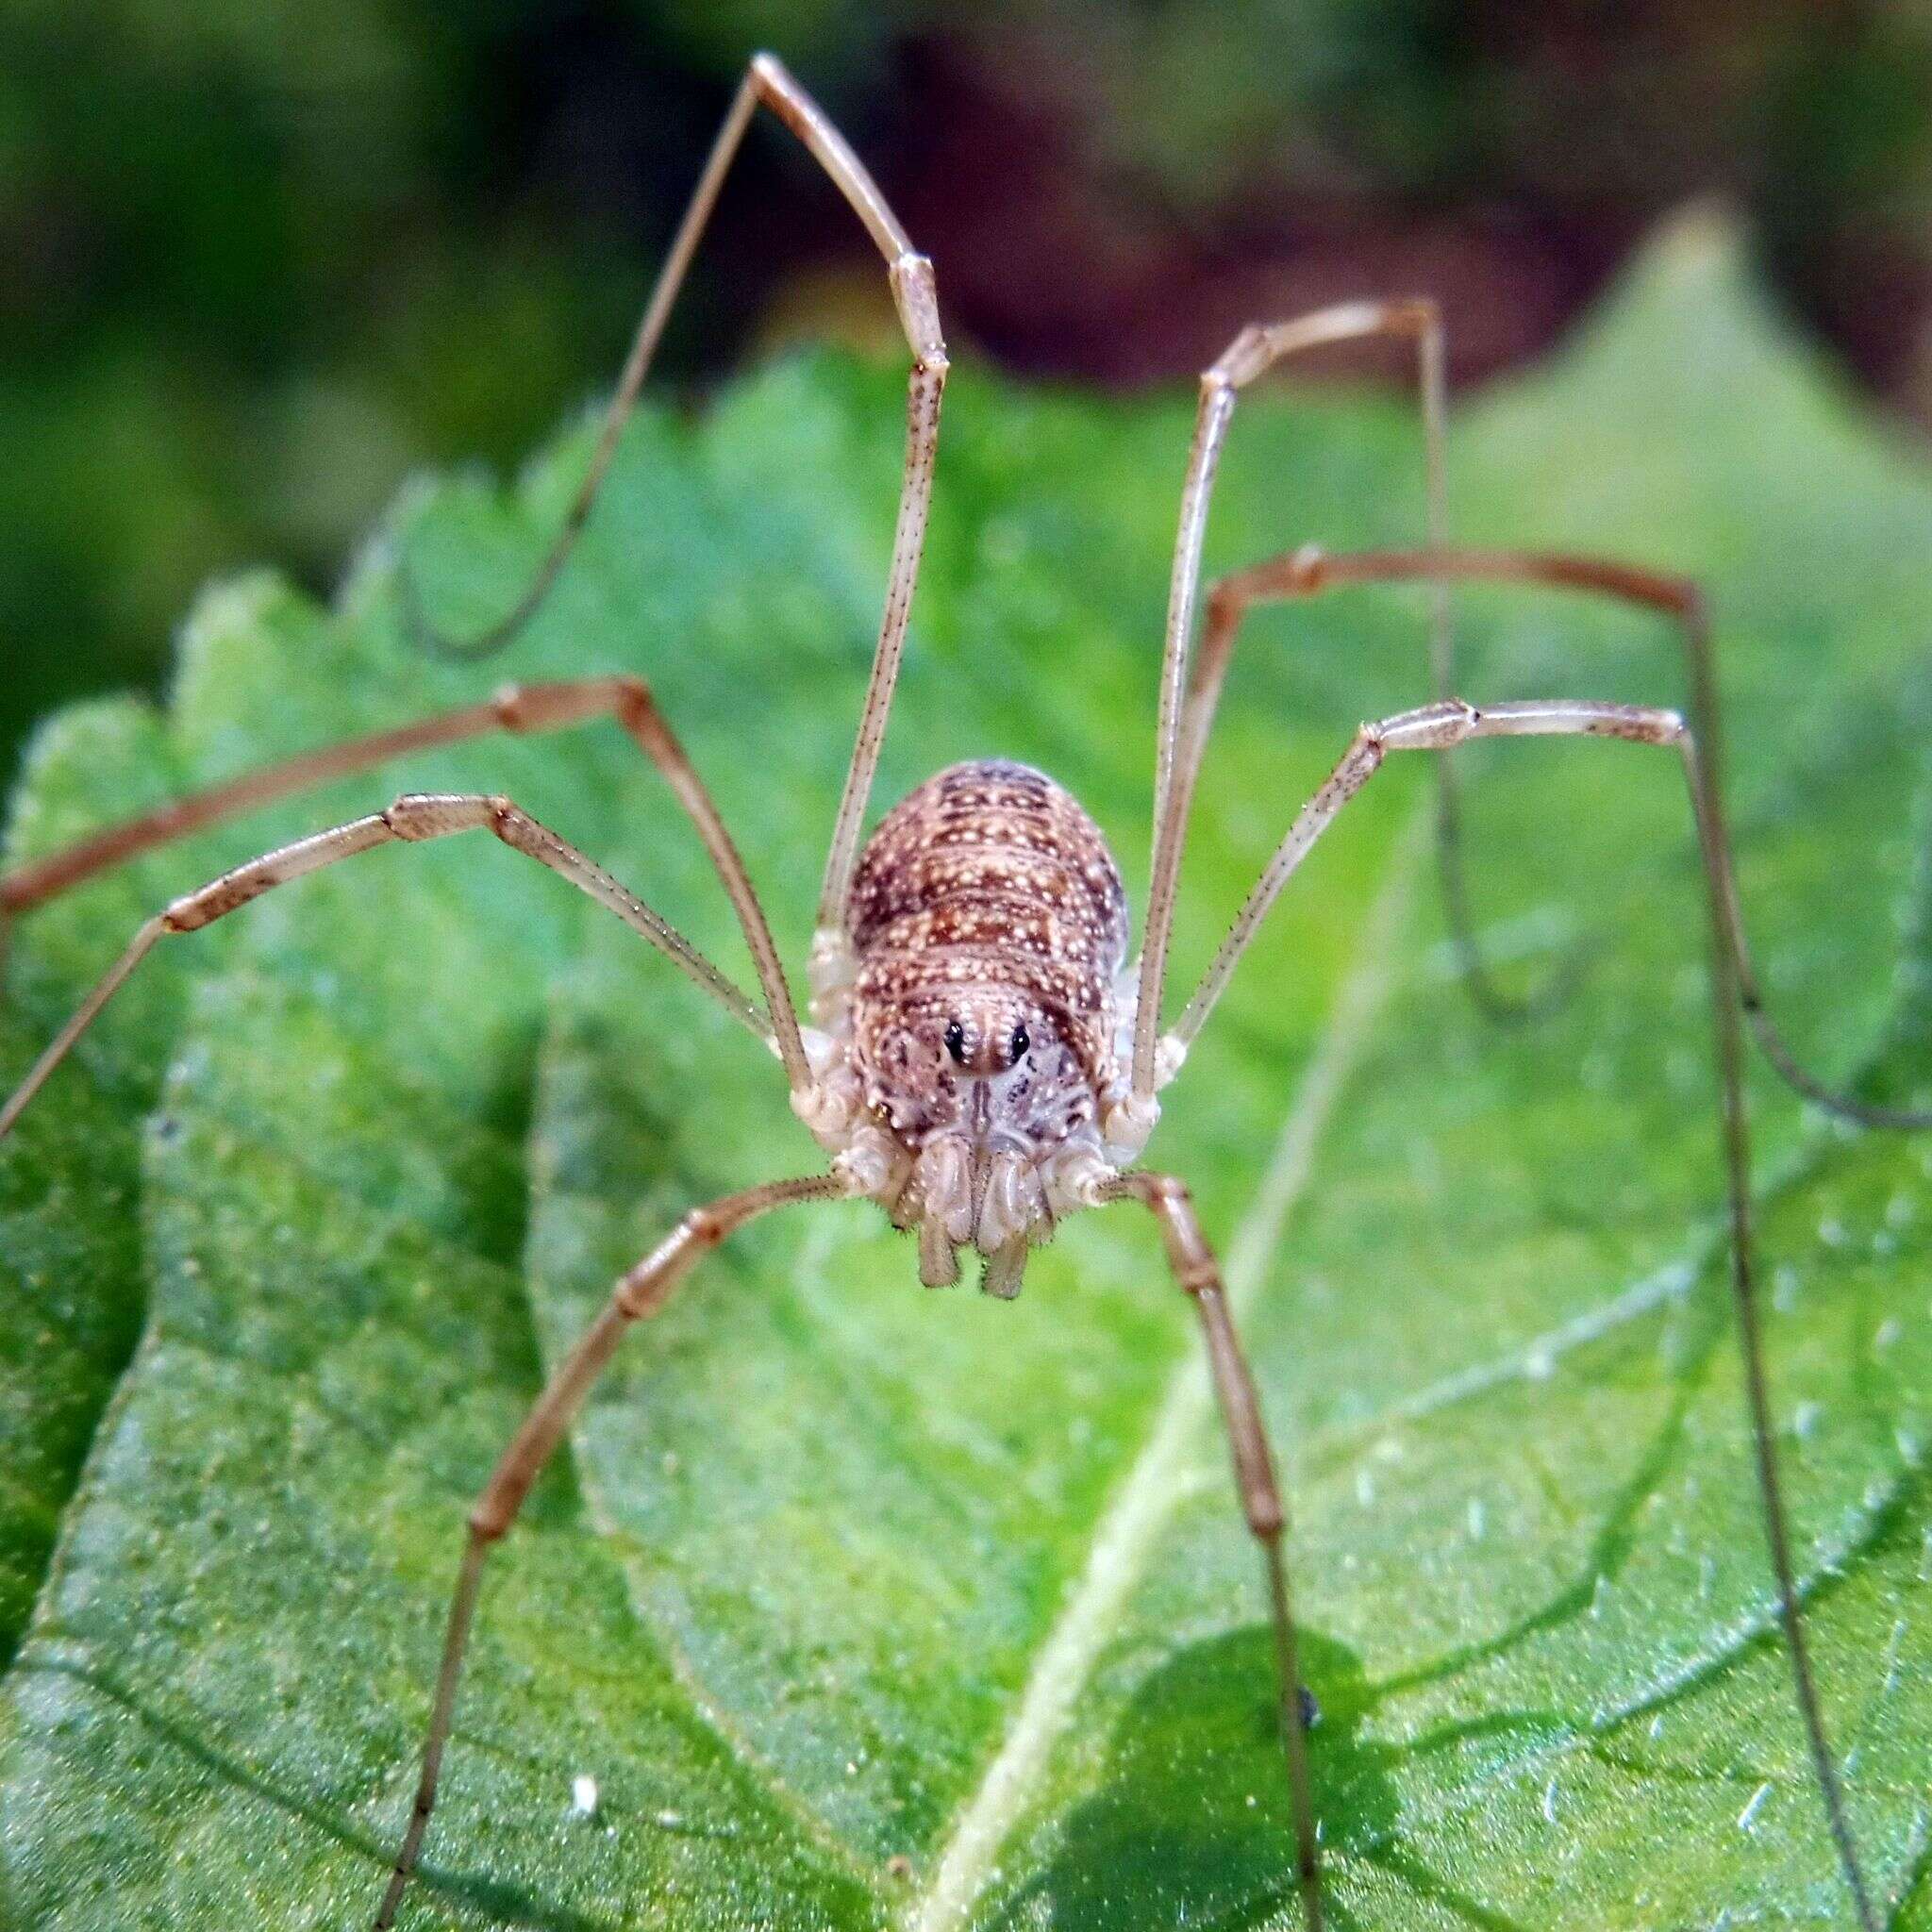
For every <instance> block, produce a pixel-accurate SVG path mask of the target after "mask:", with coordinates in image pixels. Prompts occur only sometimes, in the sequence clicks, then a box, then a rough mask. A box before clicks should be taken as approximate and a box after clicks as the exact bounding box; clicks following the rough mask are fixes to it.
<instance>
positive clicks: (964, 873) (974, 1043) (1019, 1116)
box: [847, 759, 1127, 1147]
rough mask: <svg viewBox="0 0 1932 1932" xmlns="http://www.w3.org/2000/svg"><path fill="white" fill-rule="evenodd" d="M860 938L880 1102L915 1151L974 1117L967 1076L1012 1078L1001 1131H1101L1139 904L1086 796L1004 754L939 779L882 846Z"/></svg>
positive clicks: (885, 826)
mask: <svg viewBox="0 0 1932 1932" xmlns="http://www.w3.org/2000/svg"><path fill="white" fill-rule="evenodd" d="M847 930H848V933H849V936H850V938H851V941H852V947H853V952H854V956H855V964H856V967H857V978H856V983H855V985H854V988H853V993H854V1015H853V1017H854V1042H853V1043H854V1046H855V1049H856V1052H857V1056H858V1063H859V1068H860V1072H861V1075H862V1077H863V1078H864V1081H865V1087H866V1099H867V1102H868V1104H869V1105H870V1106H872V1107H873V1108H874V1110H876V1111H878V1112H879V1113H880V1114H881V1115H882V1117H884V1118H885V1120H886V1122H887V1124H889V1125H891V1127H892V1129H893V1130H894V1131H895V1132H896V1133H897V1134H898V1135H899V1136H900V1137H901V1138H902V1140H904V1141H906V1142H907V1144H908V1146H913V1147H917V1146H918V1145H919V1144H920V1143H921V1142H922V1141H924V1140H925V1139H926V1138H928V1137H929V1136H930V1135H931V1134H932V1133H933V1132H934V1131H936V1130H939V1129H942V1128H943V1127H945V1126H946V1125H948V1124H952V1123H953V1122H954V1121H955V1120H956V1119H957V1118H958V1115H959V1113H960V1111H961V1094H962V1090H963V1089H964V1088H965V1087H966V1085H967V1083H968V1082H972V1081H978V1080H986V1079H989V1078H991V1077H994V1076H998V1075H1002V1074H1012V1075H1013V1077H1012V1078H1010V1079H1008V1081H1006V1082H1005V1083H1004V1085H1003V1087H1002V1089H1001V1090H1000V1091H999V1092H998V1095H997V1099H998V1102H999V1105H998V1107H997V1108H996V1110H995V1111H996V1113H997V1116H998V1118H997V1119H996V1120H995V1119H993V1118H991V1116H990V1117H989V1123H988V1124H989V1127H990V1129H991V1131H992V1132H993V1133H994V1135H995V1136H996V1137H998V1136H1000V1135H1001V1134H1002V1131H1004V1133H1005V1134H1006V1135H1008V1136H1010V1137H1011V1138H1012V1140H1013V1141H1014V1142H1015V1144H1016V1145H1017V1143H1018V1142H1019V1141H1020V1140H1021V1139H1023V1138H1024V1140H1025V1141H1027V1142H1028V1143H1029V1145H1037V1144H1038V1139H1039V1136H1040V1135H1041V1133H1043V1132H1055V1131H1058V1133H1059V1134H1061V1135H1065V1134H1069V1133H1073V1132H1075V1131H1077V1130H1078V1129H1079V1128H1081V1127H1082V1126H1086V1125H1089V1124H1091V1123H1092V1121H1093V1119H1094V1115H1095V1106H1096V1100H1097V1096H1098V1095H1099V1094H1101V1093H1102V1092H1104V1091H1106V1090H1107V1089H1108V1088H1109V1087H1111V1086H1112V1085H1114V1084H1115V1082H1116V1079H1117V1076H1118V1060H1117V1056H1116V1046H1117V1041H1116V1034H1117V1030H1118V1018H1117V1012H1116V1008H1115V1003H1114V984H1115V981H1116V979H1117V978H1118V976H1119V974H1120V971H1121V968H1122V966H1123V965H1124V963H1125V959H1126V951H1127V901H1126V892H1125V889H1124V886H1123V885H1122V883H1121V874H1120V868H1119V866H1117V865H1116V864H1115V863H1114V858H1113V855H1112V853H1110V852H1109V851H1108V847H1107V841H1106V840H1105V839H1104V838H1103V837H1102V836H1101V832H1100V828H1099V826H1097V825H1096V824H1094V823H1093V821H1092V820H1091V818H1089V817H1088V815H1087V813H1086V812H1085V811H1084V810H1083V809H1082V808H1081V807H1080V805H1079V803H1078V802H1077V801H1076V800H1075V799H1074V796H1073V795H1072V793H1070V792H1068V791H1065V790H1063V789H1062V788H1061V787H1060V786H1058V785H1056V784H1055V783H1054V782H1053V780H1052V779H1050V778H1048V777H1046V776H1044V775H1043V774H1041V773H1039V772H1036V771H1034V770H1032V769H1031V768H1030V767H1028V766H1025V765H1021V764H1014V763H1010V762H1008V761H1007V760H1004V759H982V760H977V761H975V762H974V763H971V764H963V765H954V766H952V767H951V768H950V769H949V770H947V771H943V772H941V773H940V774H939V775H938V776H937V777H934V778H931V779H929V780H927V782H926V783H925V784H924V785H922V786H921V787H920V788H919V789H918V791H914V792H912V793H911V794H910V796H908V797H907V798H906V799H904V800H902V801H901V802H900V804H899V805H898V806H896V807H895V808H893V809H892V811H891V812H890V813H889V814H888V815H887V816H886V818H885V820H884V821H883V823H882V824H880V825H879V828H878V830H877V831H876V832H874V834H873V836H872V838H871V840H870V841H868V842H867V844H866V847H865V850H864V852H863V854H862V855H861V856H860V858H859V861H858V871H857V872H856V874H854V877H853V882H852V895H851V898H850V900H849V902H848V908H847ZM949 1030H950V1044H949ZM1015 1041H1024V1048H1023V1050H1022V1051H1021V1052H1019V1053H1018V1054H1015V1053H1014V1051H1013V1047H1014V1043H1015ZM990 1098H991V1096H990Z"/></svg>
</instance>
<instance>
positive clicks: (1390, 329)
mask: <svg viewBox="0 0 1932 1932" xmlns="http://www.w3.org/2000/svg"><path fill="white" fill-rule="evenodd" d="M1376 335H1393V336H1407V337H1410V338H1412V339H1413V340H1414V341H1415V344H1416V354H1417V358H1418V374H1419V376H1420V379H1421V386H1422V398H1423V441H1424V481H1425V485H1426V492H1427V519H1428V530H1427V535H1428V541H1429V547H1430V548H1431V549H1432V550H1435V549H1441V547H1442V546H1443V545H1444V544H1445V543H1446V542H1447V541H1448V537H1449V531H1448V518H1449V508H1448V493H1447V491H1448V486H1447V480H1446V469H1445V461H1444V446H1443V435H1444V428H1445V425H1446V422H1447V405H1446V402H1445V399H1444V391H1443V356H1442V319H1441V313H1440V311H1439V310H1438V309H1437V307H1436V305H1435V303H1433V302H1431V301H1428V300H1426V299H1424V298H1422V297H1415V298H1411V299H1408V300H1404V301H1398V302H1344V303H1341V304H1339V305H1338V306H1337V307H1335V308H1321V309H1317V310H1316V311H1315V312H1314V313H1312V314H1310V315H1304V316H1301V317H1298V318H1297V319H1296V320H1294V321H1292V322H1278V323H1273V324H1269V325H1257V326H1252V327H1249V328H1244V329H1243V330H1242V331H1241V334H1240V335H1238V336H1237V337H1236V338H1235V339H1234V341H1231V342H1230V343H1229V344H1228V345H1227V347H1226V348H1225V349H1224V351H1223V352H1222V356H1221V359H1220V360H1219V361H1217V362H1216V363H1215V364H1214V366H1213V367H1212V368H1211V369H1208V370H1207V371H1206V372H1205V373H1204V374H1203V375H1202V377H1201V401H1200V406H1199V408H1198V409H1197V410H1196V412H1195V417H1194V438H1193V441H1192V444H1191V446H1190V449H1189V452H1188V475H1187V481H1186V482H1185V484H1183V486H1182V489H1181V514H1180V529H1179V532H1178V534H1177V535H1176V537H1175V539H1174V576H1173V580H1172V582H1171V584H1170V586H1169V590H1168V600H1167V636H1166V642H1165V645H1164V647H1163V649H1162V654H1161V664H1160V718H1159V723H1158V725H1157V726H1156V738H1155V754H1154V854H1153V859H1152V863H1151V866H1150V869H1149V870H1150V883H1149V886H1148V892H1147V931H1146V941H1145V944H1144V946H1143V948H1142V951H1141V998H1140V1006H1139V1008H1138V1011H1137V1014H1136V1018H1135V1026H1134V1066H1135V1069H1136V1074H1135V1079H1134V1088H1135V1091H1136V1092H1137V1093H1138V1092H1140V1091H1141V1090H1142V1088H1143V1087H1144V1086H1145V1085H1146V1082H1145V1081H1143V1080H1142V1079H1141V1075H1140V1070H1141V1068H1142V1067H1143V1066H1144V1067H1145V1068H1146V1069H1147V1070H1148V1071H1149V1073H1150V1074H1151V1071H1152V1068H1153V1065H1154V1042H1155V1037H1156V1033H1157V1031H1158V1020H1159V1015H1158V1011H1157V1010H1156V1008H1155V1003H1154V1002H1153V1001H1150V999H1149V998H1148V993H1149V991H1150V990H1152V989H1154V988H1156V987H1158V985H1159V983H1160V980H1161V978H1162V976H1163V974H1164V973H1165V971H1166V965H1167V942H1168V937H1169V934H1170V932H1171V930H1172V927H1173V923H1174V894H1175V892H1176V891H1177V889H1178V885H1179V878H1180V859H1181V850H1180V838H1179V828H1180V826H1181V824H1184V823H1185V821H1186V818H1187V810H1188V802H1189V800H1190V799H1191V796H1192V794H1193V788H1194V779H1195V777H1196V775H1197V774H1198V772H1199V769H1200V762H1201V753H1202V749H1203V747H1204V746H1205V744H1206V742H1207V733H1206V731H1205V730H1203V731H1202V732H1200V733H1198V734H1194V733H1191V732H1190V731H1189V730H1188V728H1187V726H1186V723H1185V717H1184V713H1183V709H1182V688H1183V685H1184V683H1185V682H1186V680H1187V673H1188V657H1189V644H1190V641H1191V638H1192V635H1193V628H1194V606H1195V604H1196V602H1197V601H1198V599H1199V596H1200V590H1201V546H1202V543H1203V541H1204V540H1205V538H1206V536H1207V531H1208V505H1209V503H1210V502H1211V500H1212V498H1213V494H1214V478H1215V475H1216V472H1217V471H1218V470H1219V469H1220V467H1221V452H1222V448H1223V445H1224V443H1225V442H1226V441H1227V432H1228V427H1229V425H1230V424H1231V423H1232V422H1233V420H1234V406H1235V398H1236V395H1237V393H1238V392H1239V391H1241V390H1242V389H1244V388H1245V387H1246V386H1247V385H1248V384H1249V383H1251V382H1253V381H1254V380H1255V379H1256V378H1257V376H1259V375H1265V374H1266V372H1267V371H1268V370H1270V369H1272V368H1273V367H1274V364H1275V363H1277V362H1279V361H1281V360H1282V359H1283V358H1286V357H1289V356H1293V355H1297V354H1299V353H1300V352H1301V351H1303V350H1306V349H1313V348H1320V347H1323V346H1324V345H1326V344H1328V343H1332V342H1342V341H1354V340H1357V339H1359V338H1361V337H1364V336H1376ZM1449 624H1450V610H1449V588H1448V585H1447V584H1446V583H1443V584H1440V585H1438V586H1437V589H1436V595H1435V599H1434V603H1433V605H1432V607H1431V612H1430V636H1429V663H1430V667H1431V673H1432V675H1433V677H1434V679H1435V694H1436V695H1437V696H1438V697H1444V696H1446V695H1447V694H1448V690H1449V672H1450V665H1451V661H1452V647H1451V639H1450V628H1449ZM1199 675H1201V674H1200V672H1199V671H1198V670H1197V672H1196V676H1197V677H1198V676H1199ZM1216 675H1217V676H1218V674H1216ZM1448 796H1449V794H1447V793H1445V794H1444V797H1445V798H1447V797H1448ZM1444 809H1445V810H1448V811H1451V812H1453V801H1452V803H1451V804H1450V805H1448V806H1445V808H1444ZM1445 823H1446V821H1445Z"/></svg>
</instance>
